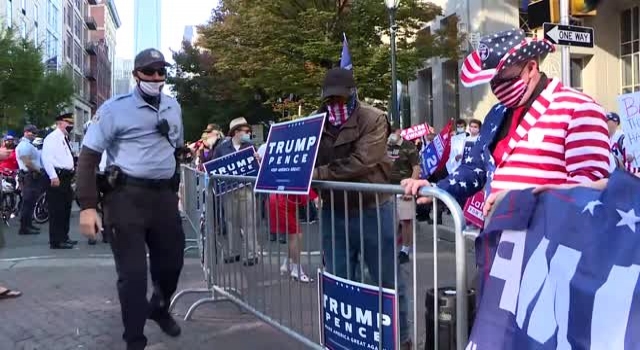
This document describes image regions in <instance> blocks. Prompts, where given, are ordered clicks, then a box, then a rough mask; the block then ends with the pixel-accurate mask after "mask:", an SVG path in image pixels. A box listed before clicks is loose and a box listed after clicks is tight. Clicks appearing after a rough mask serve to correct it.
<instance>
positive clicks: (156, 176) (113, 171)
mask: <svg viewBox="0 0 640 350" xmlns="http://www.w3.org/2000/svg"><path fill="white" fill-rule="evenodd" d="M168 65H169V63H167V62H166V61H165V59H164V56H163V55H162V53H161V52H160V51H158V50H156V49H146V50H143V51H141V52H140V53H139V54H138V55H137V56H136V58H135V60H134V71H133V77H134V79H135V80H136V82H137V86H136V87H135V88H134V90H133V91H131V92H130V93H128V94H125V95H119V96H116V97H113V98H112V99H110V100H108V101H106V102H105V103H104V104H103V105H102V106H100V108H99V109H98V111H97V112H96V115H95V116H94V117H93V121H92V123H91V127H90V128H88V130H87V134H86V135H85V137H84V143H83V146H82V151H81V152H80V158H79V160H78V179H77V185H78V186H77V194H78V201H79V203H80V208H81V212H80V230H81V232H82V233H83V234H84V235H86V236H87V237H89V238H94V239H95V237H96V234H97V232H98V231H99V230H100V226H101V222H100V219H99V217H98V213H97V210H96V209H97V206H98V201H99V198H98V190H97V188H96V168H97V167H98V164H99V163H100V158H101V155H102V153H103V152H104V151H106V152H107V158H108V161H107V164H108V165H107V169H106V173H107V178H108V179H109V181H108V183H109V188H107V190H106V194H105V197H104V201H103V209H104V221H105V230H110V231H111V232H110V233H108V234H107V236H108V237H109V240H110V243H111V250H112V251H113V257H114V260H115V263H116V272H117V273H118V295H119V297H120V307H121V311H122V321H123V323H124V334H123V336H122V337H123V339H124V340H125V342H126V343H127V350H142V349H144V348H145V346H146V345H147V338H146V337H145V335H144V326H145V323H146V320H147V318H148V319H151V320H153V321H155V322H156V323H157V324H158V325H159V326H160V328H161V329H162V331H163V332H164V333H166V334H168V335H170V336H173V337H176V336H178V335H180V332H181V330H180V326H179V325H178V324H177V323H176V321H175V320H174V319H173V317H172V316H171V314H170V313H169V303H170V298H171V296H172V294H173V293H174V292H175V291H176V288H177V285H178V279H179V277H180V272H181V271H182V265H183V258H184V252H183V250H184V243H185V242H184V239H185V237H184V231H183V230H182V220H181V219H180V215H179V213H178V195H177V192H178V187H179V177H178V176H177V175H178V174H179V172H178V162H177V154H179V153H180V152H179V149H180V148H181V147H182V146H183V144H184V137H183V125H182V111H181V108H180V105H179V104H178V102H177V101H176V100H175V99H174V98H172V97H170V96H168V95H164V94H162V87H163V86H164V84H165V79H166V76H167V69H166V67H167V66H168ZM147 249H148V251H149V270H150V272H151V280H152V282H153V283H152V284H153V294H152V296H151V300H148V299H147V283H148V281H147V274H148V272H147Z"/></svg>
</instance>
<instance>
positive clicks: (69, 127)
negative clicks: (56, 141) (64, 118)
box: [65, 125, 73, 134]
mask: <svg viewBox="0 0 640 350" xmlns="http://www.w3.org/2000/svg"><path fill="white" fill-rule="evenodd" d="M65 129H66V130H67V133H69V134H70V133H71V131H73V125H67V127H66V128H65Z"/></svg>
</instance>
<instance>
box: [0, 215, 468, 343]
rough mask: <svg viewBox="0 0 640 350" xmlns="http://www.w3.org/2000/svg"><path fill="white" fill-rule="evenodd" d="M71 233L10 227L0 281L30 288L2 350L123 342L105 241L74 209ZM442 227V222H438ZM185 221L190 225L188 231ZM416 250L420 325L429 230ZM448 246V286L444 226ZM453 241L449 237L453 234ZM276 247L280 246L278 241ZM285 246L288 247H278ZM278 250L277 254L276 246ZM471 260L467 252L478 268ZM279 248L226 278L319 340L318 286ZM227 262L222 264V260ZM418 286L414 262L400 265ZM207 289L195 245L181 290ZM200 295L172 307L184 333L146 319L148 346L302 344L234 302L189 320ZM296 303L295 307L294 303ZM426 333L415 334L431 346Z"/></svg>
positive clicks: (8, 312) (10, 318)
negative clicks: (62, 237) (289, 273)
mask: <svg viewBox="0 0 640 350" xmlns="http://www.w3.org/2000/svg"><path fill="white" fill-rule="evenodd" d="M71 220H72V226H71V227H72V232H71V233H70V236H71V239H76V240H79V241H80V242H79V243H78V245H77V247H76V248H75V249H72V250H50V249H49V245H48V233H47V226H46V225H45V226H43V227H42V233H41V234H40V235H34V236H19V235H17V227H11V228H5V230H4V233H5V239H6V241H7V246H6V247H5V248H4V249H2V250H0V284H1V285H6V286H8V287H10V288H16V289H18V290H20V291H22V292H23V295H22V296H21V297H20V298H17V299H13V300H3V301H0V320H4V321H5V323H4V324H3V325H1V326H0V350H14V349H15V350H23V349H24V350H71V349H92V350H93V349H96V350H103V349H104V350H118V349H124V342H123V341H122V340H121V334H122V322H121V319H120V309H119V303H118V298H117V293H116V274H115V268H114V264H113V259H112V257H111V252H110V248H109V246H108V245H107V244H103V243H101V242H99V243H98V244H97V245H95V246H89V245H87V242H86V239H83V238H82V237H81V236H80V234H79V233H78V232H77V220H78V218H77V212H74V213H73V215H72V219H71ZM441 228H442V227H441ZM188 229H189V226H188V225H187V224H186V221H185V230H186V232H190V231H189V230H188ZM419 232H420V234H419V236H418V242H416V248H417V250H418V254H417V256H415V257H414V259H416V262H417V266H418V273H417V281H416V282H417V286H418V291H417V292H418V293H417V300H413V301H412V302H411V305H410V308H411V307H412V306H413V305H415V307H416V308H417V312H418V314H417V323H418V329H419V332H420V333H422V332H423V330H424V329H425V324H424V295H425V292H426V290H427V289H428V288H430V287H431V286H432V285H433V267H434V264H433V261H432V258H433V253H432V247H431V242H432V236H431V233H432V232H433V231H432V228H431V227H430V226H428V225H426V224H420V227H419ZM439 237H440V238H441V239H440V242H441V245H440V249H442V252H441V254H440V255H439V257H438V264H439V266H438V271H439V277H440V278H439V280H440V283H441V285H452V283H453V281H454V278H455V270H454V268H453V267H454V265H455V259H454V255H453V245H452V244H450V243H447V241H449V237H451V235H450V233H449V232H447V231H446V230H441V231H439ZM451 238H452V237H451ZM278 247H279V248H278ZM274 248H276V249H281V248H282V247H281V245H277V244H276V247H274ZM470 248H471V247H470ZM274 252H277V250H276V251H274ZM472 261H473V259H472V258H471V256H469V257H468V260H467V263H468V264H469V267H471V265H472V264H473V263H472ZM303 264H305V269H306V271H309V272H312V271H315V270H316V269H317V268H318V267H319V266H320V264H321V257H320V256H317V255H313V256H310V257H305V258H303ZM279 265H280V259H279V258H278V255H277V254H275V255H271V256H265V257H263V259H262V260H261V264H259V265H257V266H255V267H252V268H242V266H241V264H231V265H225V267H224V271H223V270H220V271H219V273H221V274H220V275H219V278H220V281H221V282H222V283H223V284H224V285H225V286H227V287H232V288H234V289H236V290H238V291H240V292H241V293H243V294H244V295H245V297H246V298H247V300H248V301H249V302H250V304H251V305H253V306H254V307H256V308H257V309H258V310H260V311H262V312H264V313H266V314H268V315H271V316H272V317H273V318H274V319H276V320H278V321H279V322H281V323H282V324H285V325H288V326H290V327H292V328H294V329H296V330H297V331H299V332H302V333H303V334H305V335H306V336H309V337H310V338H312V339H314V340H317V339H316V338H317V337H318V324H317V320H318V310H317V306H318V304H317V283H312V284H308V285H302V284H299V283H296V282H291V281H289V280H288V279H287V278H284V279H283V277H282V276H280V274H279ZM221 268H222V267H221ZM402 273H403V274H405V275H406V276H407V282H408V284H409V286H408V287H409V289H408V290H412V287H411V285H412V280H411V277H410V276H411V266H410V265H403V268H402ZM202 287H204V282H203V275H202V269H201V267H200V265H199V259H198V258H197V254H196V253H195V252H193V253H190V254H189V255H188V256H187V258H186V259H185V267H184V270H183V273H182V276H181V280H180V286H179V288H178V290H181V289H184V288H202ZM198 297H201V296H198V295H196V296H185V297H184V298H183V299H181V300H180V301H179V303H178V305H177V306H176V309H175V310H174V312H175V314H176V318H177V319H178V320H179V322H180V324H181V326H182V329H183V334H182V336H181V337H179V338H176V339H173V338H170V337H168V336H166V335H164V334H162V332H161V331H160V330H159V328H158V327H157V325H155V324H154V323H153V322H149V324H148V325H147V327H146V335H147V337H148V338H149V346H148V349H151V350H181V349H188V350H199V349H265V350H267V349H268V350H271V349H278V350H288V349H304V347H303V346H302V345H300V344H299V343H297V342H295V341H294V340H292V339H290V338H289V337H287V336H285V335H284V334H283V333H281V332H280V331H278V330H276V329H275V328H273V327H271V326H269V325H267V324H265V323H264V322H262V321H260V320H258V319H257V318H255V317H253V316H252V315H250V314H248V313H245V314H243V313H241V312H239V309H238V308H237V307H236V306H235V305H232V304H231V303H226V302H225V303H218V304H207V305H203V306H201V307H200V308H198V309H197V310H196V312H195V313H194V315H193V317H192V319H191V320H190V321H188V322H184V321H182V318H183V317H184V315H185V313H186V311H187V309H188V307H189V306H190V305H191V304H192V303H193V302H194V301H195V300H197V298H198ZM292 304H293V305H296V306H295V310H294V309H293V308H291V307H290V306H291V305H292ZM423 337H424V335H423V334H420V335H419V339H416V340H415V343H414V344H415V345H416V349H421V348H424V338H423Z"/></svg>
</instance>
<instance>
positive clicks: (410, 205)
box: [396, 196, 416, 221]
mask: <svg viewBox="0 0 640 350" xmlns="http://www.w3.org/2000/svg"><path fill="white" fill-rule="evenodd" d="M396 203H397V204H396V213H397V214H398V220H401V221H402V220H413V219H414V218H415V217H416V205H415V202H414V201H413V200H412V199H410V200H404V199H402V196H397V201H396Z"/></svg>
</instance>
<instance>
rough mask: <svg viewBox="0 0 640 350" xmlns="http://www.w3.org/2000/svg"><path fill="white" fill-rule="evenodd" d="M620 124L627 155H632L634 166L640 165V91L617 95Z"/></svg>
mask: <svg viewBox="0 0 640 350" xmlns="http://www.w3.org/2000/svg"><path fill="white" fill-rule="evenodd" d="M618 106H619V109H620V124H621V125H622V131H623V132H624V147H625V149H626V153H627V155H631V156H633V158H634V160H633V162H632V164H633V166H634V167H638V166H640V161H639V159H638V158H640V92H635V93H631V94H625V95H620V96H618Z"/></svg>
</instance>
